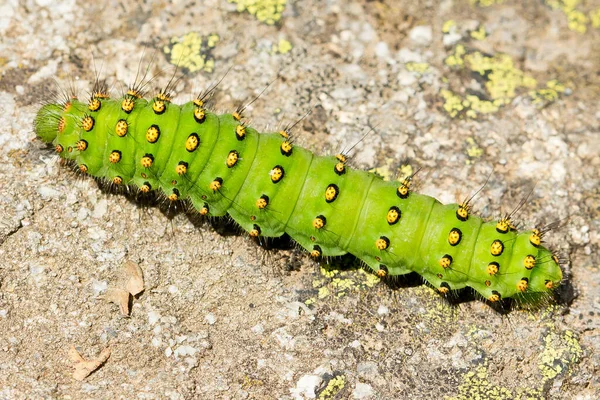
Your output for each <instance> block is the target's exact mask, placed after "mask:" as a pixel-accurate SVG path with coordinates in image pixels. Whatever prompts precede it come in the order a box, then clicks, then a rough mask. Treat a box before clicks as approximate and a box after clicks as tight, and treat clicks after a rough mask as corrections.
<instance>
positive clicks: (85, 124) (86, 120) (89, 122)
mask: <svg viewBox="0 0 600 400" xmlns="http://www.w3.org/2000/svg"><path fill="white" fill-rule="evenodd" d="M94 123H95V121H94V118H92V117H91V116H89V115H86V116H85V117H83V119H82V120H81V127H82V128H83V130H84V131H86V132H89V131H91V130H92V129H93V128H94Z"/></svg>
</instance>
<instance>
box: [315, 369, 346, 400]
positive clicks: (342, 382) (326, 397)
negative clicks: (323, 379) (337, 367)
mask: <svg viewBox="0 0 600 400" xmlns="http://www.w3.org/2000/svg"><path fill="white" fill-rule="evenodd" d="M345 386H346V377H345V376H344V375H338V376H335V377H333V378H332V379H331V380H330V381H329V382H328V383H327V386H326V387H325V389H323V391H322V392H321V393H320V394H319V399H320V400H333V399H334V398H335V397H336V396H337V394H338V393H339V392H341V391H342V390H343V389H344V387H345Z"/></svg>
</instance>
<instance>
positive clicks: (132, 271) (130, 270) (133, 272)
mask: <svg viewBox="0 0 600 400" xmlns="http://www.w3.org/2000/svg"><path fill="white" fill-rule="evenodd" d="M125 274H126V275H127V276H128V277H129V279H128V280H127V284H126V285H125V289H126V290H127V291H128V292H129V293H131V295H132V296H136V295H138V294H140V293H141V292H142V291H143V290H144V272H143V271H142V269H141V268H140V266H139V265H138V264H136V263H134V262H133V261H127V262H126V263H125Z"/></svg>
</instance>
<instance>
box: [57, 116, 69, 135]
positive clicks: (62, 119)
mask: <svg viewBox="0 0 600 400" xmlns="http://www.w3.org/2000/svg"><path fill="white" fill-rule="evenodd" d="M65 126H67V120H66V119H65V117H60V119H59V120H58V126H57V129H58V133H62V132H63V131H64V130H65Z"/></svg>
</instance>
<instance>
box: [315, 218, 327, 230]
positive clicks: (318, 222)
mask: <svg viewBox="0 0 600 400" xmlns="http://www.w3.org/2000/svg"><path fill="white" fill-rule="evenodd" d="M326 223H327V219H326V218H325V217H324V216H322V215H319V216H317V217H316V218H315V219H313V222H312V224H313V227H314V228H315V229H321V228H323V227H324V226H325V224H326Z"/></svg>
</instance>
